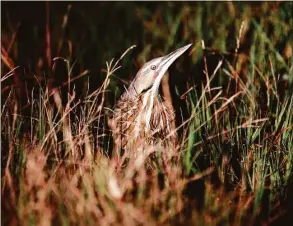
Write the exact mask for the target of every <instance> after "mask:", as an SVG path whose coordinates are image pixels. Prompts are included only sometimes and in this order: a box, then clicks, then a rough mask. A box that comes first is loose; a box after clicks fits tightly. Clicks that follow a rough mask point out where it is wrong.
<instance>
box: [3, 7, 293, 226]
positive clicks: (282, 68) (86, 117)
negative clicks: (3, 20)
mask: <svg viewBox="0 0 293 226" xmlns="http://www.w3.org/2000/svg"><path fill="white" fill-rule="evenodd" d="M237 4H238V3H237ZM237 4H235V5H234V4H232V3H225V4H224V3H223V4H219V5H216V7H215V5H214V3H211V2H210V3H206V4H205V5H204V4H202V5H199V4H195V5H192V4H190V3H184V4H183V3H182V5H180V7H178V12H177V13H174V12H173V10H174V7H176V4H175V3H172V2H170V3H168V7H167V8H166V10H162V8H161V7H157V8H156V10H155V12H150V9H149V8H148V7H146V6H143V5H141V6H140V7H137V9H136V10H137V11H136V13H137V17H138V18H139V19H140V20H141V21H142V22H143V26H144V28H145V29H144V32H145V34H143V37H144V38H145V37H151V39H152V43H149V41H148V40H146V39H144V38H143V41H142V42H143V43H145V46H144V49H143V50H142V51H141V53H139V55H138V57H137V63H138V64H142V63H144V62H145V61H146V60H148V59H150V58H151V57H152V55H151V54H152V52H153V50H157V51H158V52H159V53H166V52H168V51H169V50H170V49H172V48H173V47H174V46H176V47H180V46H182V45H183V44H187V43H190V42H193V43H194V46H193V49H192V51H191V52H190V55H189V56H188V57H185V58H184V60H186V61H188V62H189V63H188V64H184V63H183V60H182V61H180V62H178V63H176V66H177V67H176V66H175V68H176V73H178V74H182V75H183V74H185V75H186V74H188V73H191V74H190V75H189V77H190V78H192V79H188V80H187V81H186V90H185V91H184V93H182V91H180V89H179V88H178V87H175V90H176V92H175V95H177V96H178V97H179V98H181V100H182V102H185V104H186V112H187V115H188V117H186V118H184V120H183V122H182V123H181V125H179V126H178V128H176V132H178V133H179V137H180V141H179V144H180V145H179V149H178V150H177V152H176V153H174V156H173V157H176V158H174V159H176V160H174V161H168V162H164V161H163V160H162V158H161V157H160V156H161V155H160V153H158V154H157V155H153V154H152V153H154V152H155V153H156V150H145V152H143V153H130V154H129V155H128V156H127V158H125V159H124V160H125V161H124V162H122V163H121V159H119V158H116V155H117V153H119V151H120V150H115V149H114V148H113V143H112V137H111V130H110V129H109V127H108V121H109V119H110V117H111V112H112V109H111V108H112V106H113V105H114V104H115V100H117V98H118V97H119V94H120V93H121V91H122V92H123V91H124V90H120V91H119V92H117V90H118V89H117V83H118V82H117V81H118V80H119V79H121V80H119V82H124V81H125V80H126V79H124V78H123V76H122V75H123V73H126V72H127V70H128V69H129V68H128V69H125V67H124V65H126V64H129V61H130V60H129V61H128V59H129V58H128V57H129V55H130V54H131V51H132V50H130V49H131V48H133V46H132V47H130V48H129V49H128V50H130V53H129V52H128V50H127V51H126V52H124V49H123V50H121V51H120V52H119V54H121V53H123V52H124V53H123V54H121V58H117V59H112V55H115V54H117V50H112V49H111V50H109V52H107V53H105V55H111V54H110V53H111V52H112V51H113V52H114V53H113V54H112V55H111V57H110V59H112V60H110V61H108V62H107V63H106V64H103V68H104V69H103V70H101V71H102V72H101V74H100V76H99V75H95V76H97V77H99V78H98V79H99V80H102V82H101V84H100V86H99V87H97V88H96V89H95V91H93V92H90V91H89V90H90V89H89V87H90V85H91V80H88V79H87V76H88V75H89V74H90V69H88V68H86V69H83V68H82V70H81V71H80V72H79V73H78V74H77V75H76V73H75V72H74V68H75V66H76V65H75V64H76V62H73V61H72V60H71V59H70V58H71V57H72V52H70V51H69V52H68V56H67V55H66V56H61V55H58V56H56V58H54V59H53V60H52V63H53V65H55V67H56V65H58V64H64V65H65V68H66V70H65V72H64V73H65V77H66V81H63V82H62V83H61V84H59V85H58V86H52V85H50V79H47V78H45V76H44V77H42V75H40V74H38V72H37V71H42V68H37V69H36V74H35V75H33V78H32V79H33V81H34V82H33V83H34V84H37V85H34V86H33V87H34V88H33V89H28V91H29V99H28V101H27V103H25V104H23V103H22V102H21V101H20V99H21V97H20V96H19V91H18V90H17V89H15V87H17V85H18V84H17V83H18V81H17V80H13V81H12V82H11V81H10V79H11V78H14V77H15V76H17V74H16V73H17V72H16V69H17V68H15V66H14V65H15V64H16V63H14V62H13V61H14V60H15V61H17V60H16V59H17V56H16V55H14V54H15V53H16V52H15V51H12V53H9V51H7V52H8V53H9V54H8V53H7V52H6V51H4V52H3V51H2V63H3V64H4V65H5V67H3V68H2V74H3V76H2V77H1V84H2V85H3V86H4V87H2V92H3V94H4V95H5V99H2V105H1V107H2V109H1V144H2V150H3V151H2V175H1V184H2V211H3V213H5V215H3V214H2V220H3V222H4V224H24V225H28V224H29V225H50V224H54V225H55V224H56V225H60V224H61V225H71V224H78V225H80V224H81V225H93V224H99V225H121V224H122V225H144V224H150V225H161V224H162V225H163V224H164V225H165V224H175V225H178V224H192V225H218V224H220V225H243V224H248V225H252V224H258V223H270V222H272V221H274V220H277V219H279V218H280V217H282V216H283V214H285V213H286V211H288V210H286V209H284V208H283V207H282V206H281V205H280V203H281V202H282V201H284V198H285V197H286V195H287V188H288V187H289V186H290V183H292V182H291V181H292V171H293V154H292V150H293V132H292V130H293V108H292V106H293V96H292V85H293V84H292V81H293V79H292V77H293V76H292V75H293V70H292V68H293V66H292V65H293V64H292V46H291V54H290V37H291V36H292V32H291V33H290V29H288V26H289V25H288V24H291V25H292V19H291V20H290V21H287V20H286V18H287V17H288V15H287V14H288V13H286V12H287V11H286V10H287V8H286V7H285V6H286V5H285V6H283V7H281V10H280V11H279V12H278V11H274V10H271V9H269V8H268V7H269V6H270V7H272V5H266V4H260V5H257V7H258V9H260V10H261V11H260V14H261V15H260V20H256V19H249V17H250V16H252V14H253V12H254V11H253V10H252V9H253V7H252V6H249V5H245V7H244V8H243V9H242V10H240V7H238V5H237ZM289 6H290V5H289ZM117 7H118V4H117ZM120 7H122V6H121V5H120ZM122 8H123V7H122ZM73 9H74V7H73V8H70V7H69V8H68V11H67V12H66V13H65V16H64V17H63V19H64V20H65V18H66V21H67V19H68V18H67V17H69V18H70V16H71V13H73V12H71V10H73ZM224 10H228V12H229V16H231V17H229V19H227V13H226V14H225V15H224V14H223V12H224ZM254 13H255V12H254ZM265 13H267V14H268V15H267V17H266V19H265V18H264V17H263V15H262V14H265ZM238 14H240V15H241V16H240V17H237V16H236V15H238ZM279 14H280V15H279ZM203 15H205V16H203ZM239 18H240V19H239ZM161 20H164V21H165V22H166V23H161V22H160V21H161ZM158 24H159V25H158ZM269 24H270V25H271V26H273V27H274V29H273V32H271V33H269V35H268V30H269V29H268V26H269ZM66 26H71V25H70V21H69V23H68V24H67V22H66V23H64V24H63V27H62V29H65V27H66ZM158 26H159V27H160V29H158ZM117 29H118V28H117ZM231 29H234V30H235V31H234V32H233V35H234V36H233V35H231V34H229V35H228V32H229V30H231ZM249 29H251V30H252V31H250V34H249ZM178 34H182V35H181V36H180V35H178ZM177 36H180V37H177ZM281 36H282V37H281ZM229 37H230V38H231V37H233V40H231V39H229ZM284 37H287V39H288V40H286V39H285V38H284ZM52 39H53V38H52ZM60 40H61V39H58V41H60ZM278 40H279V42H283V43H284V44H285V45H284V46H285V47H286V48H289V50H288V49H285V50H286V51H285V50H284V49H282V48H281V47H280V46H278ZM291 40H292V39H291ZM17 41H21V40H16V41H15V42H17ZM53 41H56V40H55V39H53ZM127 42H130V41H129V40H127ZM69 43H70V45H71V44H72V43H71V42H69ZM158 43H163V45H162V46H160V47H158V46H159V45H158ZM247 43H248V44H247ZM75 44H76V46H77V47H79V46H80V43H78V42H76V43H73V44H72V45H73V47H75ZM132 44H133V43H131V44H129V46H131V45H132ZM291 44H292V43H291ZM244 45H249V47H245V48H246V49H244V51H243V49H242V47H243V46H244ZM288 45H289V47H288ZM11 46H12V47H10V48H12V49H13V48H16V47H14V46H16V44H15V43H12V44H11ZM59 47H60V46H59ZM59 47H58V48H59ZM86 47H87V48H90V47H89V46H86ZM5 48H7V46H6V45H5V42H4V44H3V49H4V50H5ZM60 48H61V47H60ZM81 48H82V47H81ZM113 48H114V47H113ZM127 48H128V46H127V47H125V49H127ZM69 49H70V48H69ZM280 49H282V50H284V51H285V52H282V51H281V50H280ZM79 52H81V53H79ZM77 53H79V54H80V55H79V56H82V49H78V50H77V52H76V54H77ZM126 53H127V55H125V54H126ZM99 54H103V53H102V52H101V53H99ZM215 54H218V55H220V57H219V59H217V60H216V62H211V60H210V58H209V57H210V56H212V55H215ZM45 59H46V57H44V60H45ZM80 59H82V57H80ZM201 59H203V63H202V65H203V67H202V68H203V70H201V71H198V70H197V71H196V73H197V74H192V73H195V72H194V71H193V70H192V69H190V70H189V68H193V66H194V65H196V64H197V65H198V64H200V60H201ZM98 63H99V64H102V62H98ZM211 64H214V66H211ZM183 65H187V66H185V67H188V68H183ZM55 67H54V66H52V69H49V70H48V71H46V73H48V74H50V73H52V74H53V75H54V76H57V74H54V72H55V71H54V70H55ZM7 71H8V72H7ZM125 71H126V72H125ZM131 71H132V74H135V69H134V67H132V69H131ZM174 71H175V69H174ZM178 71H179V72H178ZM4 72H5V73H4ZM58 72H59V71H58ZM59 73H60V72H59ZM60 75H61V74H58V76H60ZM171 76H172V74H171ZM102 78H103V79H102ZM194 78H196V79H200V81H197V80H195V79H194ZM78 79H84V82H83V83H82V84H83V88H84V89H83V90H85V91H83V97H82V98H81V97H80V95H79V93H78V92H79V91H78V90H77V89H78V88H79V87H77V85H76V83H74V81H76V80H78ZM30 81H31V80H30ZM9 82H10V83H9ZM7 84H8V85H7ZM11 84H12V85H11ZM175 86H176V84H175ZM64 87H66V88H67V89H66V90H64V89H63V88H64ZM113 93H115V95H114V94H113ZM116 96H117V97H116ZM114 97H115V98H114ZM114 99H115V100H114ZM24 112H26V113H24ZM27 112H29V113H27ZM180 113H181V112H177V114H179V115H180ZM182 118H183V116H182ZM165 151H166V152H167V151H168V150H165ZM150 156H151V158H150ZM150 162H151V163H152V167H149V163H150Z"/></svg>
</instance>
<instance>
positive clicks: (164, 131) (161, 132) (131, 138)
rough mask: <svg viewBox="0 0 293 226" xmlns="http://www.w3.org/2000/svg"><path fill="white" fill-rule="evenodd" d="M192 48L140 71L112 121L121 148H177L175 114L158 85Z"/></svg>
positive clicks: (187, 46) (114, 134)
mask: <svg viewBox="0 0 293 226" xmlns="http://www.w3.org/2000/svg"><path fill="white" fill-rule="evenodd" d="M191 45H192V44H188V45H185V46H183V47H181V48H179V49H176V50H175V51H173V52H171V53H170V54H168V55H166V56H162V57H158V58H155V59H152V60H150V61H148V62H147V63H145V64H144V65H143V66H142V67H141V68H140V70H139V71H138V72H137V74H136V76H135V77H134V79H133V81H132V82H131V83H130V85H129V87H128V89H126V91H125V92H124V93H123V94H122V95H121V97H120V99H119V100H118V101H117V103H116V105H115V107H114V111H113V114H112V119H110V120H111V122H110V127H111V129H112V135H113V138H114V143H115V145H116V146H118V149H120V150H121V149H123V150H124V151H127V152H128V151H140V150H143V149H145V148H147V147H151V146H155V147H158V148H163V149H172V150H174V149H175V148H176V145H177V142H178V135H177V133H176V131H174V128H173V131H172V124H173V123H174V122H175V112H174V110H173V108H172V107H170V106H168V105H166V104H164V102H163V99H162V97H161V96H160V94H159V86H160V83H161V81H162V78H163V77H164V75H165V74H166V72H167V70H168V68H169V67H170V65H171V64H172V63H173V62H174V61H175V60H176V59H177V58H178V57H179V56H181V55H182V54H183V53H184V52H185V51H186V50H187V49H188V48H189V47H190V46H191ZM173 125H174V124H173Z"/></svg>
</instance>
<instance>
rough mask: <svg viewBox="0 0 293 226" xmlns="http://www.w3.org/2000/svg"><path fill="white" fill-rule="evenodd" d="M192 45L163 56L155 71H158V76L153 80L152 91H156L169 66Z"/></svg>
mask: <svg viewBox="0 0 293 226" xmlns="http://www.w3.org/2000/svg"><path fill="white" fill-rule="evenodd" d="M191 45H192V44H188V45H186V46H183V47H181V48H179V49H176V50H175V51H173V52H172V53H170V54H168V55H167V56H164V57H163V59H162V61H161V62H160V64H159V65H158V68H157V71H158V75H157V77H156V79H155V82H154V85H153V89H154V91H157V90H158V88H159V86H160V83H161V80H162V78H163V76H164V74H165V73H166V71H167V70H168V68H169V67H170V66H171V64H172V63H173V62H174V61H175V60H176V59H177V58H178V57H179V56H181V55H182V54H183V53H184V52H185V51H186V50H187V49H188V48H189V47H190V46H191Z"/></svg>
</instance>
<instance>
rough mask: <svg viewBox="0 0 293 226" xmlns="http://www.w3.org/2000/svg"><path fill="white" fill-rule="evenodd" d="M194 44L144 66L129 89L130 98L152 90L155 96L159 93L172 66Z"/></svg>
mask: <svg viewBox="0 0 293 226" xmlns="http://www.w3.org/2000/svg"><path fill="white" fill-rule="evenodd" d="M191 45H192V44H189V45H186V46H183V47H181V48H179V49H177V50H175V51H173V52H172V53H170V54H168V55H166V56H163V57H158V58H155V59H153V60H151V61H149V62H147V63H145V64H144V65H143V67H142V68H141V69H140V70H139V71H138V73H137V74H136V77H135V78H134V80H133V81H132V83H131V84H130V86H129V88H128V94H129V95H130V96H137V95H139V94H140V93H142V92H144V91H146V90H149V89H151V91H152V92H153V93H154V94H155V93H157V92H158V89H159V86H160V83H161V80H162V78H163V76H164V74H165V73H166V71H167V70H168V68H169V67H170V65H171V64H172V63H173V62H174V61H175V60H176V59H177V58H178V57H179V56H180V55H182V54H183V53H184V52H185V51H186V50H187V49H188V48H189V47H190V46H191Z"/></svg>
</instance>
